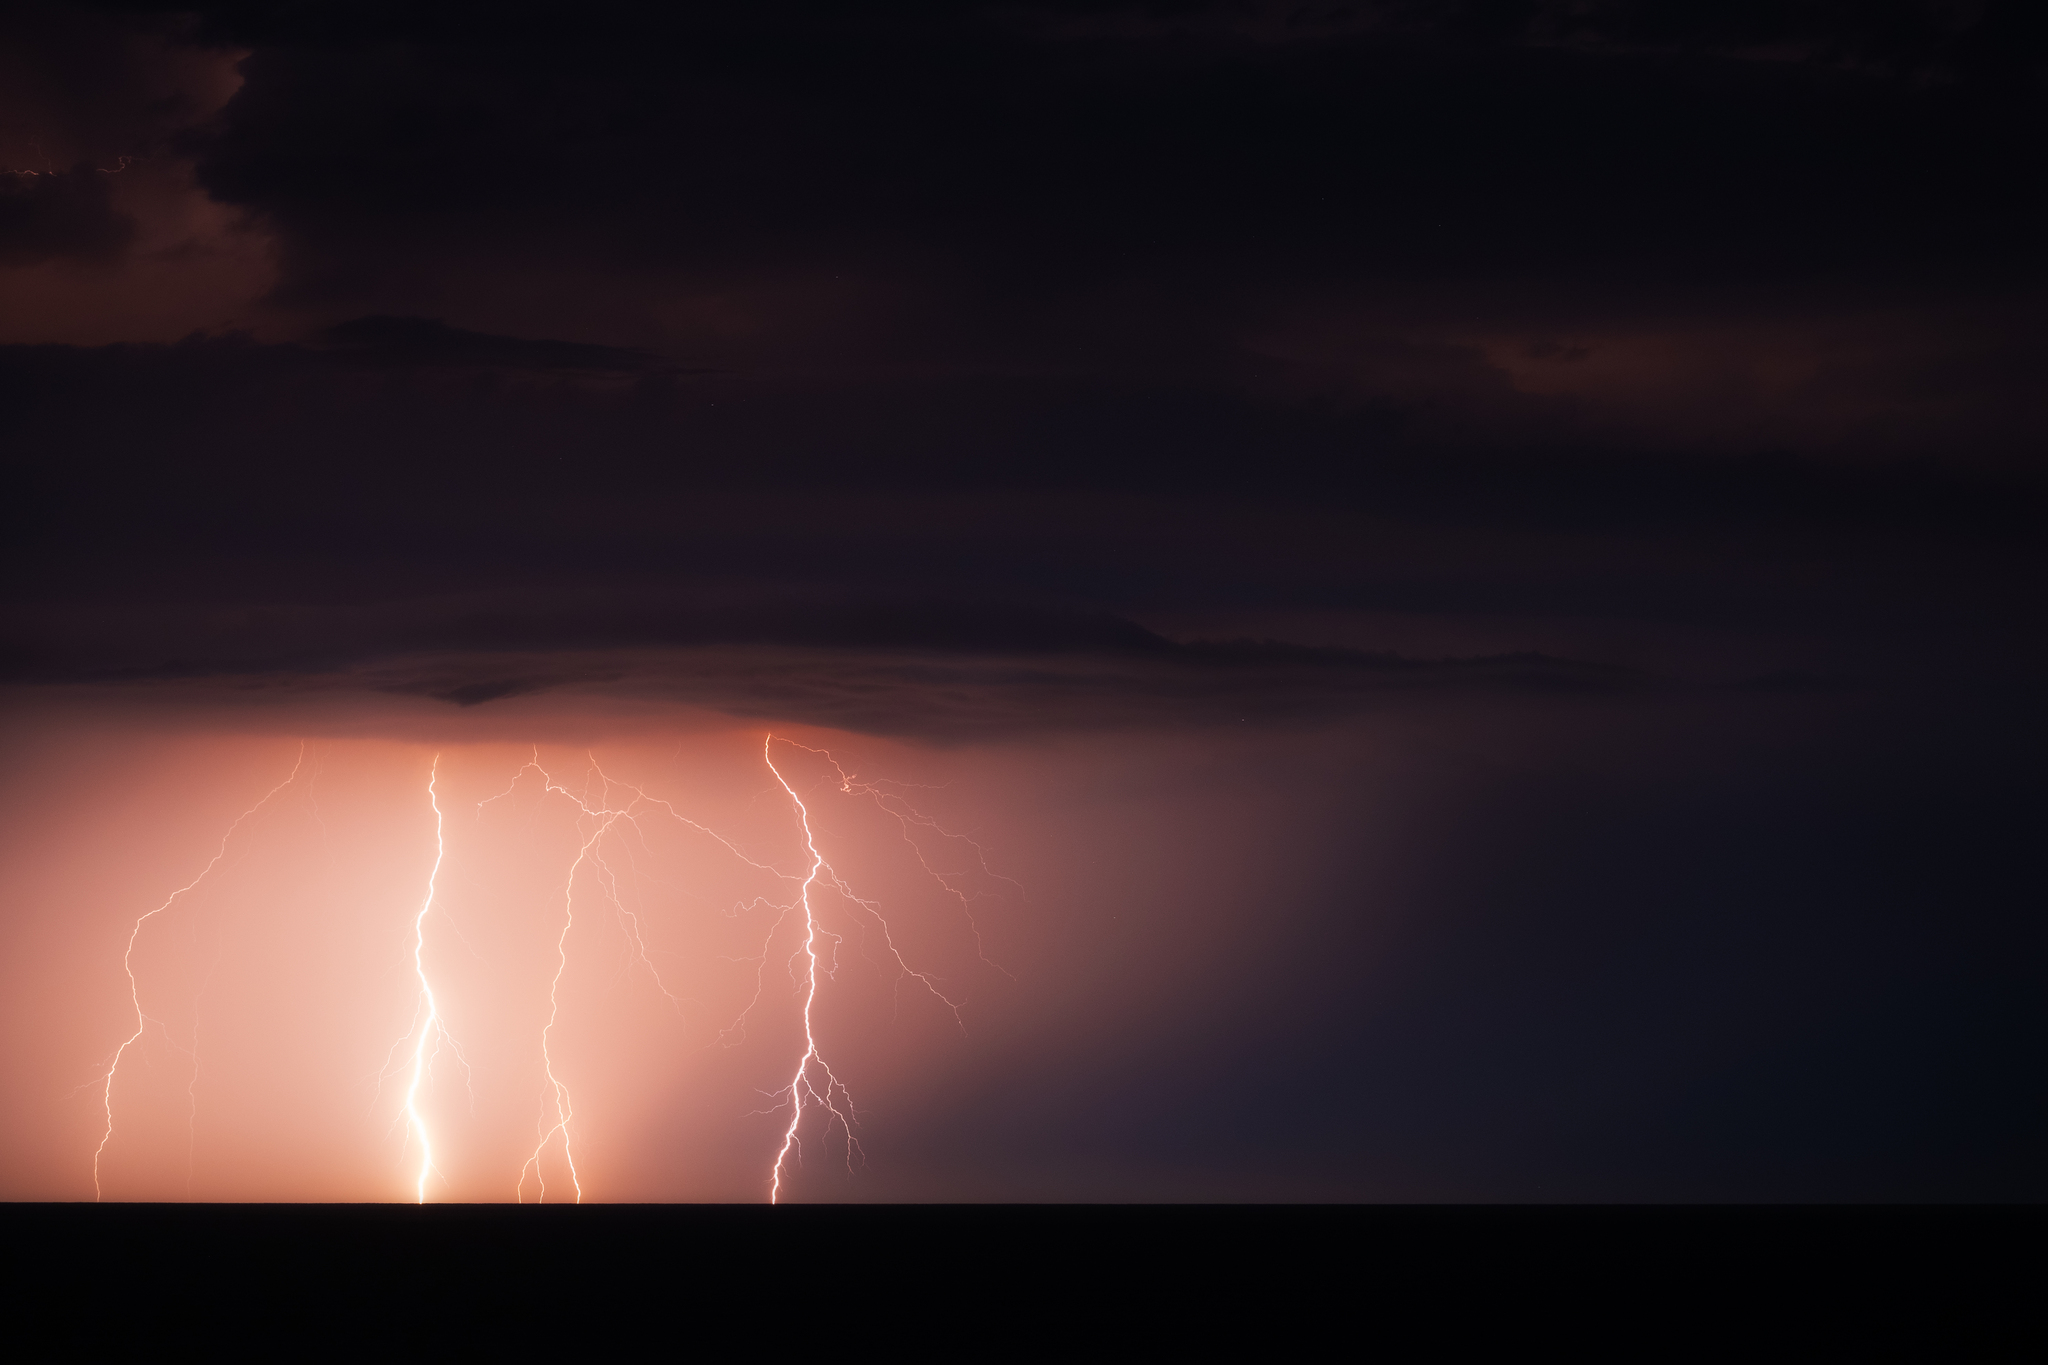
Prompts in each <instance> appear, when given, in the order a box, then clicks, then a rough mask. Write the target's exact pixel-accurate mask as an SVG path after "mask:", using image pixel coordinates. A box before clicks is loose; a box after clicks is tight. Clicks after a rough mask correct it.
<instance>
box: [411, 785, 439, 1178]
mask: <svg viewBox="0 0 2048 1365" xmlns="http://www.w3.org/2000/svg"><path fill="white" fill-rule="evenodd" d="M440 776H441V755H439V754H435V755H434V762H433V766H432V767H430V768H428V769H427V803H428V804H429V805H431V806H432V807H433V808H434V866H433V868H432V869H431V870H430V871H429V872H428V873H427V895H426V899H425V900H423V901H421V902H420V909H419V913H418V914H416V915H414V916H413V919H412V970H413V974H414V975H415V976H417V977H418V978H419V983H420V993H419V999H420V1000H422V1001H424V1002H425V1004H426V1010H427V1014H426V1018H425V1019H424V1020H421V1019H420V1018H419V1017H418V1013H417V1011H415V1014H414V1018H413V1027H414V1030H415V1031H416V1032H417V1033H418V1035H419V1036H418V1038H417V1039H416V1040H415V1041H414V1043H413V1047H412V1080H411V1082H410V1083H409V1084H408V1085H407V1086H406V1088H405V1127H406V1132H407V1133H409V1134H410V1135H412V1136H413V1137H414V1138H415V1139H416V1140H417V1141H418V1142H419V1145H420V1169H419V1176H418V1178H417V1179H416V1180H415V1181H414V1182H413V1195H414V1200H415V1202H417V1203H421V1204H424V1203H426V1202H427V1177H428V1176H430V1175H432V1174H433V1173H434V1142H433V1138H432V1136H431V1135H430V1134H429V1133H428V1132H427V1120H426V1116H425V1115H423V1114H421V1113H420V1106H419V1099H420V1083H421V1082H422V1081H423V1080H424V1079H425V1078H426V1074H427V1065H428V1063H429V1061H431V1059H432V1058H431V1056H430V1055H429V1053H428V1050H427V1043H428V1041H429V1040H432V1042H433V1044H434V1049H433V1054H432V1055H433V1056H438V1055H439V1054H440V1050H441V1042H442V1040H443V1039H445V1038H446V1037H447V1033H448V1031H447V1029H446V1027H445V1026H443V1024H442V1023H441V1007H440V1005H439V1004H438V1003H437V1002H436V1001H435V999H434V983H433V982H431V981H429V980H428V979H427V966H426V963H425V961H424V960H423V959H422V954H423V953H424V952H425V950H426V945H427V913H428V912H429V911H431V910H432V909H433V908H434V887H435V883H436V882H438V881H439V880H440V877H441V860H442V859H443V858H445V857H446V856H447V854H448V840H447V838H446V834H445V831H446V827H447V820H446V817H444V816H443V815H442V813H441V796H440V793H439V791H437V790H436V788H435V784H436V783H437V782H438V781H439V779H440Z"/></svg>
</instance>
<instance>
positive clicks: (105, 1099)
mask: <svg viewBox="0 0 2048 1365" xmlns="http://www.w3.org/2000/svg"><path fill="white" fill-rule="evenodd" d="M305 761H306V746H305V744H304V743H303V742H301V743H300V745H299V756H298V757H297V758H296V759H295V760H293V762H292V770H291V772H290V773H289V774H288V775H287V776H286V777H285V779H284V781H282V782H280V783H278V784H277V785H276V786H275V787H272V788H271V789H270V790H269V791H267V792H265V793H264V794H263V799H262V800H260V801H258V802H257V803H256V804H255V805H253V806H251V807H249V809H247V810H245V811H243V812H242V813H241V814H240V815H238V816H236V817H235V822H234V823H233V824H232V825H229V826H228V828H227V832H226V833H225V834H223V835H221V836H220V846H219V847H218V848H216V849H215V850H214V851H213V857H211V858H209V859H207V862H206V866H205V867H202V868H200V869H199V875H198V876H196V877H194V878H193V879H192V880H191V881H189V882H186V883H185V884H184V885H183V886H181V887H179V888H178V889H177V890H176V891H173V892H172V893H171V894H170V895H168V896H166V897H164V900H163V904H161V905H159V906H157V907H156V909H154V910H149V911H146V912H144V913H143V914H140V915H138V916H136V917H135V923H134V925H133V926H132V927H131V928H130V929H129V930H128V948H127V951H126V952H124V953H122V954H121V970H122V971H123V972H125V973H127V976H128V1002H129V1004H130V1005H132V1006H133V1007H134V1009H135V1032H133V1033H131V1034H129V1035H128V1037H127V1038H126V1039H124V1040H123V1041H122V1043H121V1046H119V1047H118V1048H116V1049H114V1056H113V1059H112V1060H110V1061H109V1062H108V1063H107V1071H106V1074H105V1075H104V1076H102V1077H101V1078H100V1104H101V1107H102V1108H103V1109H104V1110H105V1112H106V1117H107V1126H106V1128H105V1130H104V1131H103V1132H101V1134H100V1145H99V1146H98V1147H96V1148H94V1149H93V1154H92V1197H93V1200H94V1202H95V1203H97V1202H98V1201H99V1200H101V1199H102V1198H104V1197H105V1191H104V1190H103V1189H102V1188H101V1185H100V1160H101V1158H102V1157H104V1156H105V1155H106V1152H107V1144H108V1143H109V1142H111V1141H113V1138H114V1077H115V1075H116V1073H118V1072H119V1071H120V1069H121V1059H122V1058H124V1057H126V1056H127V1055H128V1049H129V1048H131V1047H133V1046H135V1044H136V1043H138V1042H140V1041H141V1039H142V1035H143V1034H144V1033H146V1032H148V1031H149V1026H150V1025H151V1024H155V1025H156V1026H157V1027H158V1028H163V1027H164V1025H163V1023H162V1021H161V1020H157V1019H152V1018H150V1017H149V1015H148V1014H147V1013H145V1012H144V1011H143V1008H142V984H141V983H140V982H139V981H137V980H136V978H135V944H136V941H137V940H138V939H140V938H141V937H142V926H143V925H145V924H147V923H149V922H150V921H151V920H153V919H155V918H156V917H157V916H158V915H161V914H163V913H164V912H165V911H167V910H169V909H170V908H171V907H172V906H173V905H175V904H176V903H177V901H178V898H179V897H180V896H183V895H184V894H185V893H187V892H188V891H190V890H192V888H194V887H195V886H198V885H199V883H201V882H203V881H205V880H206V877H207V874H208V873H210V872H212V871H213V869H214V868H216V867H218V866H219V865H220V860H221V859H222V858H224V857H226V856H227V852H228V841H229V840H230V839H232V838H234V837H235V831H236V830H238V829H240V828H241V827H242V825H243V824H244V823H245V822H246V821H247V820H248V819H249V817H250V816H252V815H254V814H255V813H256V812H257V811H259V810H262V809H263V808H264V807H265V806H267V805H269V804H270V798H271V797H273V796H276V795H277V794H278V793H279V792H281V791H283V790H284V789H285V788H286V787H289V786H290V785H291V784H292V783H293V782H294V781H295V780H297V778H298V775H299V768H300V767H301V766H302V765H303V764H304V763H305ZM166 1037H168V1034H166ZM171 1045H172V1046H173V1047H177V1044H176V1043H175V1042H173V1043H172V1044H171ZM178 1050H179V1051H181V1052H183V1051H186V1049H184V1048H179V1049H178ZM198 1064H199V1063H198V1058H197V1057H196V1056H194V1058H193V1067H194V1076H193V1084H194V1085H196V1084H197V1083H198V1075H197V1067H198Z"/></svg>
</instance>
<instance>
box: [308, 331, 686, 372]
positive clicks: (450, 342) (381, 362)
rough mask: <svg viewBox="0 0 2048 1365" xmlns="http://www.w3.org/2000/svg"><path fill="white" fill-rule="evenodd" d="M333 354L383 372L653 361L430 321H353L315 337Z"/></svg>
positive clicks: (575, 367) (574, 368)
mask: <svg viewBox="0 0 2048 1365" xmlns="http://www.w3.org/2000/svg"><path fill="white" fill-rule="evenodd" d="M320 340H321V342H322V343H323V344H324V345H325V346H326V347H327V348H328V349H329V350H330V351H332V353H333V354H335V355H337V356H339V357H342V358H344V359H346V360H349V361H351V362H354V363H356V364H361V365H373V366H378V367H383V368H389V367H400V366H418V367H422V368H436V367H442V366H454V367H461V368H465V369H490V370H510V371H522V370H523V371H555V372H563V373H572V374H573V373H576V372H578V371H587V372H590V373H593V374H625V375H632V374H642V373H645V372H647V371H649V370H652V369H656V368H658V367H659V364H660V362H659V360H658V358H657V357H655V356H652V355H649V354H648V353H647V352H645V351H635V350H629V349H627V348H625V347H621V346H591V345H586V344H579V343H577V342H572V341H547V340H540V341H528V340H522V339H520V338H518V337H503V336H492V335H490V334H488V333H485V332H471V331H466V330H464V329H463V328H460V327H450V326H449V325H448V324H447V323H445V322H441V321H438V320H437V319H434V318H392V317H369V318H356V319H355V320H353V321H350V322H340V323H336V324H335V325H334V326H332V327H329V328H327V329H326V330H325V331H323V332H322V333H321V334H320Z"/></svg>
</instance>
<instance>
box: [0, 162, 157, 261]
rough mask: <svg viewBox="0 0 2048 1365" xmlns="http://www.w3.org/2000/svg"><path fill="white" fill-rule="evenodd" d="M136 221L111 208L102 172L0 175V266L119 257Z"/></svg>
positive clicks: (78, 168) (81, 168) (90, 169)
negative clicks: (67, 259) (66, 259)
mask: <svg viewBox="0 0 2048 1365" xmlns="http://www.w3.org/2000/svg"><path fill="white" fill-rule="evenodd" d="M134 235H135V221H134V219H132V218H130V217H129V216H128V215H126V214H124V213H122V212H121V211H120V210H118V209H116V208H115V207H114V203H113V194H112V192H111V186H110V185H109V182H108V180H107V177H106V175H105V174H104V173H102V172H101V171H99V170H98V169H96V168H94V167H93V166H90V165H80V166H76V167H74V168H72V169H71V170H69V171H58V172H54V173H48V172H46V173H43V174H24V173H19V172H17V173H15V174H11V175H0V267H4V266H19V265H37V264H40V263H41V262H43V261H49V260H57V259H64V258H69V259H74V260H84V261H104V260H107V259H109V258H111V257H114V256H117V255H119V254H120V253H121V251H122V250H123V249H124V248H126V247H127V245H128V242H129V240H130V239H131V238H133V237H134Z"/></svg>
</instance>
